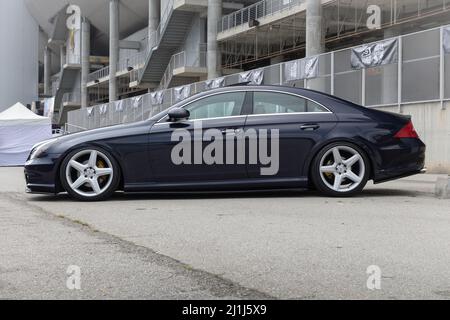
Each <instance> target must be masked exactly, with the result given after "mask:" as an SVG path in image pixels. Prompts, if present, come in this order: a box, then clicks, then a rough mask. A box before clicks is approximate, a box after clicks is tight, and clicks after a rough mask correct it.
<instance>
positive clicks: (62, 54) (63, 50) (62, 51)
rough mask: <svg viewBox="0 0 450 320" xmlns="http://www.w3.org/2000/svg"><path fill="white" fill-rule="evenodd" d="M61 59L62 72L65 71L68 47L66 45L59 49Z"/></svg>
mask: <svg viewBox="0 0 450 320" xmlns="http://www.w3.org/2000/svg"><path fill="white" fill-rule="evenodd" d="M59 57H60V60H61V70H62V69H64V65H65V64H66V59H67V58H66V57H67V55H66V46H65V45H61V46H60V47H59Z"/></svg>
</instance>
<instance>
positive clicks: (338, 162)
mask: <svg viewBox="0 0 450 320" xmlns="http://www.w3.org/2000/svg"><path fill="white" fill-rule="evenodd" d="M319 168H320V177H321V179H322V181H323V183H324V184H325V185H326V186H327V187H328V188H330V189H331V190H334V191H336V192H349V191H352V190H354V189H355V188H357V187H358V186H359V185H360V184H361V182H362V181H363V179H364V174H365V170H366V167H365V165H364V159H363V157H362V156H361V154H360V153H359V152H358V151H356V150H355V149H353V148H351V147H349V146H335V147H333V148H331V149H330V150H328V151H327V152H326V153H325V154H324V155H323V156H322V158H321V159H320V167H319Z"/></svg>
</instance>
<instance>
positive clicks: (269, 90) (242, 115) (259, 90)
mask: <svg viewBox="0 0 450 320" xmlns="http://www.w3.org/2000/svg"><path fill="white" fill-rule="evenodd" d="M235 92H275V93H281V94H289V95H291V96H295V97H298V98H302V99H305V100H308V101H311V102H313V103H315V104H317V105H319V106H321V107H322V108H324V109H325V110H327V111H324V112H291V113H266V114H241V115H238V116H227V117H215V118H202V119H195V120H186V121H196V120H209V119H224V118H236V117H246V116H248V117H252V116H253V117H254V116H270V115H295V114H330V113H333V112H332V111H330V109H328V108H327V107H325V106H324V105H323V104H322V103H320V102H317V101H315V100H313V99H311V98H308V97H305V96H303V95H300V94H298V93H292V92H285V91H281V90H275V89H250V90H248V89H236V90H230V91H226V92H214V93H211V94H209V95H206V96H202V97H199V98H197V99H194V100H192V101H189V103H186V104H183V105H182V106H181V107H180V108H185V107H186V106H188V105H190V104H192V103H194V102H197V101H198V100H201V99H206V98H209V97H213V96H216V95H219V94H227V93H235ZM171 108H172V107H171ZM171 108H169V110H170V109H171ZM167 117H168V115H167V114H166V115H165V116H163V117H162V118H161V119H159V120H158V121H157V122H156V123H155V125H157V124H161V121H162V120H164V119H166V118H167Z"/></svg>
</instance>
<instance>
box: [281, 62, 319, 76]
mask: <svg viewBox="0 0 450 320" xmlns="http://www.w3.org/2000/svg"><path fill="white" fill-rule="evenodd" d="M318 75H319V58H318V57H312V58H305V59H302V60H294V61H289V62H286V63H285V64H284V81H294V80H302V79H312V78H316V77H317V76H318Z"/></svg>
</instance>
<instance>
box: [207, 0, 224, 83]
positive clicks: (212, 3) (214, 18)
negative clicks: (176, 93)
mask: <svg viewBox="0 0 450 320" xmlns="http://www.w3.org/2000/svg"><path fill="white" fill-rule="evenodd" d="M220 19H222V0H208V26H207V50H208V53H207V63H208V79H213V78H217V77H219V76H220V63H221V61H220V59H219V57H220V51H219V48H218V43H217V23H218V22H219V21H220Z"/></svg>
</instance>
